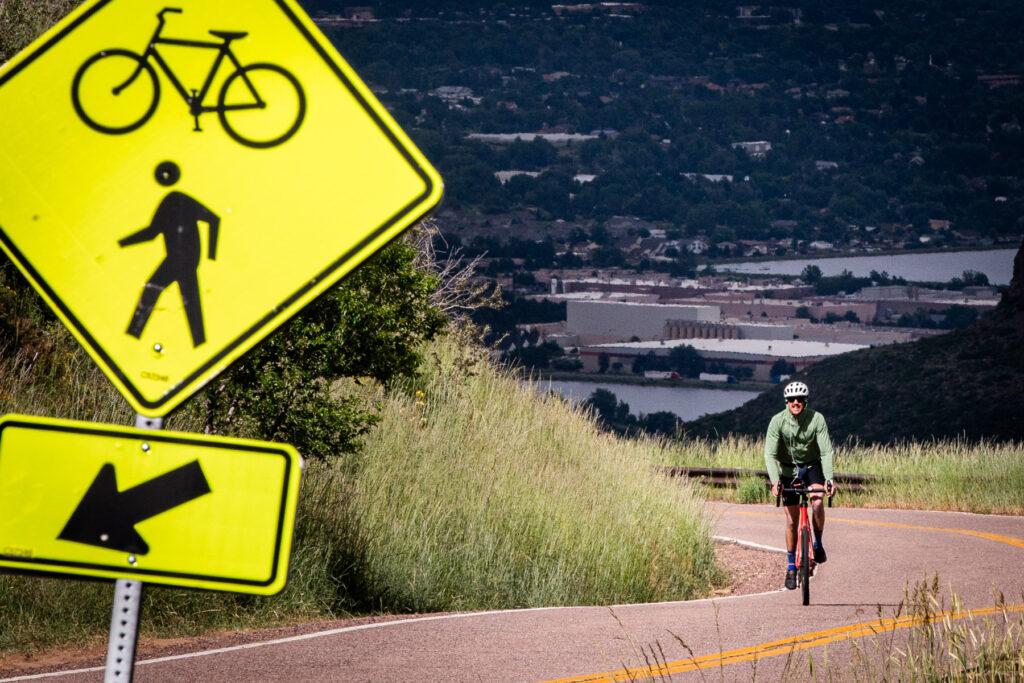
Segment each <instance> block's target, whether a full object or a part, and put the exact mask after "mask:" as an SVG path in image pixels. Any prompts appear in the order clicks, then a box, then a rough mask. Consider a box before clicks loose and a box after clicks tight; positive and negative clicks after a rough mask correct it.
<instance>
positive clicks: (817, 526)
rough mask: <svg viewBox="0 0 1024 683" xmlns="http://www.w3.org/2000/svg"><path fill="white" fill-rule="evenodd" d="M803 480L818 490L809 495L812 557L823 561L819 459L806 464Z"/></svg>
mask: <svg viewBox="0 0 1024 683" xmlns="http://www.w3.org/2000/svg"><path fill="white" fill-rule="evenodd" d="M804 481H805V482H806V483H807V486H808V487H809V488H810V489H811V490H812V491H817V492H820V493H815V494H812V495H811V526H812V527H813V528H814V549H815V552H814V559H815V561H816V562H824V561H825V558H826V555H825V551H824V550H823V549H822V543H821V539H822V535H823V533H824V531H825V502H824V498H825V496H824V492H825V473H824V471H823V470H822V468H821V461H820V460H819V461H818V462H816V463H812V464H810V465H808V466H807V471H806V473H805V476H804Z"/></svg>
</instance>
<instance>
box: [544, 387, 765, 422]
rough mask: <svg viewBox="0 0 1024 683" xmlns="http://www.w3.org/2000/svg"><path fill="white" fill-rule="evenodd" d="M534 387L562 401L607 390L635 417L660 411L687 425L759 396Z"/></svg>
mask: <svg viewBox="0 0 1024 683" xmlns="http://www.w3.org/2000/svg"><path fill="white" fill-rule="evenodd" d="M536 385H537V388H538V389H539V390H541V391H545V390H547V388H548V387H550V388H551V389H553V390H555V391H557V392H558V393H560V394H561V395H562V396H564V397H565V398H567V399H569V400H571V401H573V402H576V403H578V402H580V401H584V400H586V399H588V398H590V395H591V394H592V393H594V391H596V390H597V389H607V390H608V391H610V392H612V393H613V394H615V395H616V396H617V397H618V399H619V400H620V401H625V402H626V403H628V404H629V411H630V412H631V413H633V414H634V415H639V414H641V413H643V414H644V415H649V414H650V413H656V412H659V411H662V410H667V411H668V412H671V413H675V414H676V415H678V416H679V418H680V419H682V420H683V422H689V421H690V420H694V419H696V418H698V417H700V416H701V415H708V414H710V413H721V412H724V411H726V410H732V409H733V408H737V407H739V406H741V405H743V404H744V403H746V402H747V401H749V400H750V399H752V398H755V397H757V396H758V393H757V392H756V391H742V390H738V389H703V388H697V387H662V386H649V385H644V384H616V383H614V382H573V381H562V380H539V381H538V382H537V383H536Z"/></svg>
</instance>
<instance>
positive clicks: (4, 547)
mask: <svg viewBox="0 0 1024 683" xmlns="http://www.w3.org/2000/svg"><path fill="white" fill-rule="evenodd" d="M300 463H301V460H300V458H299V455H298V453H297V452H296V451H295V449H294V448H292V447H291V446H288V445H285V444H277V443H266V442H262V441H250V440H245V439H228V438H223V437H210V436H202V435H199V434H184V433H177V432H165V431H151V430H144V429H130V428H127V427H116V426H114V425H102V424H95V423H89V422H74V421H70V420H53V419H48V418H38V417H26V416H21V415H8V416H5V417H4V418H3V419H0V567H7V568H11V569H20V570H28V571H43V572H57V573H66V574H77V575H83V576H95V577H103V578H125V577H135V578H138V579H141V580H143V581H147V582H152V583H163V584H170V585H176V586H187V587H191V588H208V589H213V590H225V591H232V592H236V593H255V594H263V595H269V594H273V593H276V592H278V591H280V590H281V588H283V587H284V584H285V579H286V578H287V574H288V556H289V551H290V548H291V539H292V529H293V527H294V524H295V504H296V500H297V497H298V490H299V468H300Z"/></svg>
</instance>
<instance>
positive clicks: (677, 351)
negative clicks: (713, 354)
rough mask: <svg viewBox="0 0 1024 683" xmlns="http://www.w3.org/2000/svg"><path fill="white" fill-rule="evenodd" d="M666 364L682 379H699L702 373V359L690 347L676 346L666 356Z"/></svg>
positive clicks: (703, 364)
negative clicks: (682, 377)
mask: <svg viewBox="0 0 1024 683" xmlns="http://www.w3.org/2000/svg"><path fill="white" fill-rule="evenodd" d="M668 364H669V367H670V368H671V369H672V370H675V371H676V372H678V373H679V374H680V375H682V376H684V377H699V376H700V373H702V372H704V366H705V363H704V358H703V356H701V355H700V353H698V352H697V350H696V349H695V348H693V347H692V346H688V345H685V346H677V347H675V348H674V349H672V351H670V352H669V354H668Z"/></svg>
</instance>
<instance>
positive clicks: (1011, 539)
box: [731, 510, 1024, 548]
mask: <svg viewBox="0 0 1024 683" xmlns="http://www.w3.org/2000/svg"><path fill="white" fill-rule="evenodd" d="M731 512H732V514H737V515H746V516H748V517H775V516H776V515H773V514H772V513H770V512H754V511H753V510H734V511H731ZM826 521H827V522H828V523H830V524H831V523H835V522H839V523H842V524H859V525H861V526H881V527H888V528H890V529H909V530H911V531H940V532H943V533H947V534H957V535H959V536H973V537H975V538H984V539H985V540H986V541H995V542H996V543H1005V544H1006V545H1012V546H1014V547H1017V548H1024V539H1020V538H1017V537H1015V536H1003V535H1001V534H990V533H988V532H986V531H974V530H973V529H953V528H948V527H937V526H922V525H919V524H901V523H899V522H879V521H875V520H869V519H849V518H847V517H835V516H833V515H829V516H828V517H827V518H826Z"/></svg>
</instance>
